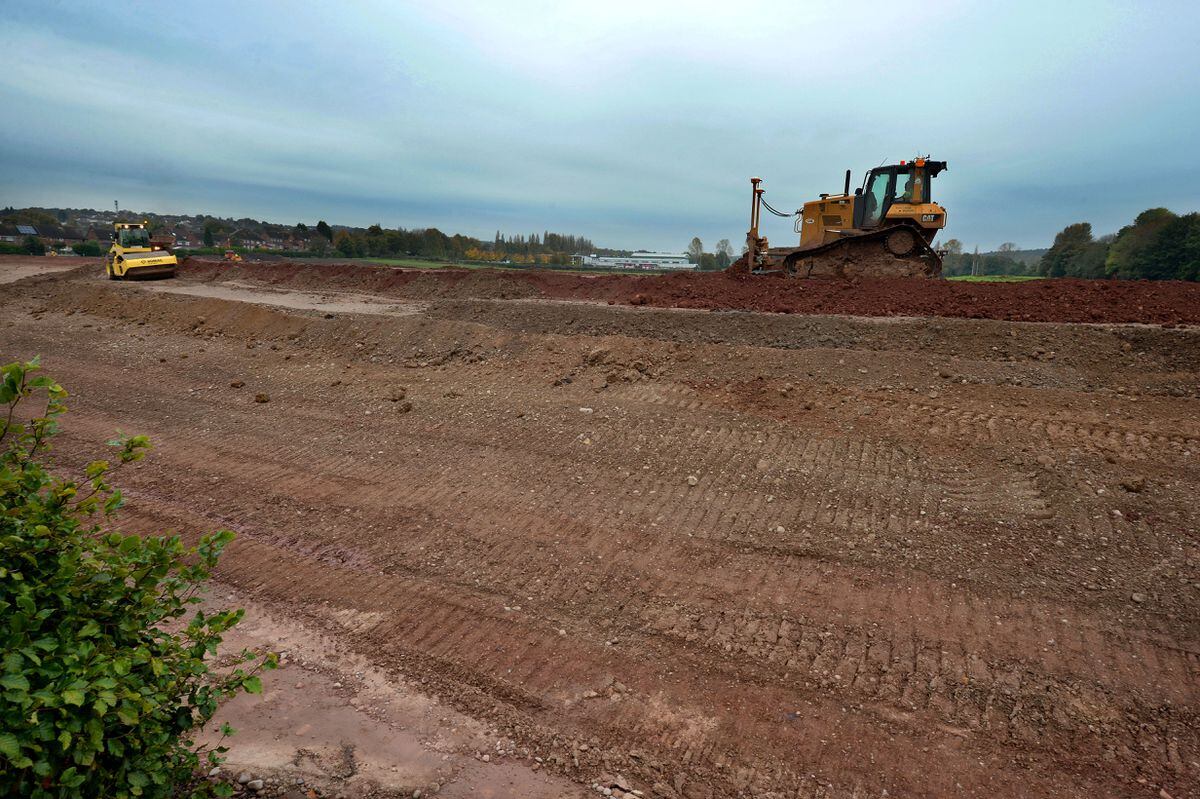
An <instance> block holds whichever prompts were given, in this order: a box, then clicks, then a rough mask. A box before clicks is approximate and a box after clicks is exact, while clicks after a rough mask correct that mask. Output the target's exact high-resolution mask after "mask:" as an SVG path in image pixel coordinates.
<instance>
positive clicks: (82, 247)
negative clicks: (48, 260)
mask: <svg viewBox="0 0 1200 799" xmlns="http://www.w3.org/2000/svg"><path fill="white" fill-rule="evenodd" d="M71 249H72V250H74V251H75V254H76V255H86V256H89V257H91V258H97V257H99V256H101V255H103V254H104V251H103V250H102V249H100V244H99V242H95V241H84V242H80V243H79V244H76V245H75V246H73V247H71Z"/></svg>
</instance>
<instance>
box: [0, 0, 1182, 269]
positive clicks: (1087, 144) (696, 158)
mask: <svg viewBox="0 0 1200 799" xmlns="http://www.w3.org/2000/svg"><path fill="white" fill-rule="evenodd" d="M68 16H69V17H70V19H69V20H68V22H70V24H62V22H63V14H62V12H61V11H60V12H54V13H52V12H51V11H48V10H47V9H46V7H45V6H44V5H43V4H35V3H24V2H17V3H15V4H14V7H13V8H12V9H11V10H10V11H9V12H8V13H7V15H6V16H5V18H3V19H0V52H4V53H5V56H6V57H5V64H6V68H5V69H4V70H0V107H3V108H4V109H5V113H4V115H3V118H2V119H0V145H2V146H3V151H2V152H0V174H2V175H3V177H0V189H2V190H3V193H4V194H5V201H6V202H10V203H15V204H25V203H28V202H35V201H36V202H41V203H43V204H54V205H79V204H83V201H84V199H87V198H92V199H87V202H89V203H91V202H97V200H95V199H94V198H99V197H108V196H109V195H110V194H111V193H112V191H113V188H114V187H115V186H120V190H121V192H122V194H124V195H126V197H125V199H123V202H125V203H127V204H129V205H130V206H139V205H142V206H143V207H150V206H151V205H155V206H157V207H160V208H161V209H162V210H190V211H193V212H195V211H208V212H214V213H222V214H231V215H238V216H240V215H243V214H250V212H251V211H253V215H254V216H256V217H258V218H262V217H266V218H274V217H276V216H284V215H288V218H290V217H297V218H306V219H310V220H312V219H316V218H318V217H323V218H327V219H330V220H333V221H339V222H343V223H347V224H370V223H372V222H375V221H380V222H383V223H384V224H389V225H395V224H402V225H407V226H418V225H436V226H440V227H443V228H446V229H451V230H458V231H462V232H468V233H474V234H477V235H485V236H490V234H491V233H492V232H493V231H494V230H496V229H497V228H502V229H505V230H509V231H512V232H518V231H521V232H528V231H532V230H542V229H545V228H551V229H559V230H563V231H564V232H567V231H569V232H577V233H582V234H585V235H588V236H590V237H592V238H593V239H594V240H597V241H599V242H603V243H606V244H609V245H610V246H626V247H643V246H648V247H656V248H666V249H680V248H682V247H683V246H684V245H685V244H686V242H687V241H688V240H689V239H690V238H691V236H692V235H697V234H698V235H700V236H701V237H702V238H704V239H705V240H706V241H715V240H716V239H718V238H726V237H727V238H730V239H732V240H737V239H739V238H740V236H741V232H742V231H743V230H744V228H745V225H746V221H745V220H744V216H745V208H744V207H743V206H744V205H745V203H744V194H745V193H746V186H745V181H746V178H747V177H749V175H751V174H758V175H761V176H763V177H764V178H766V179H767V181H768V182H767V187H768V191H769V192H770V194H769V196H770V197H771V198H772V201H773V203H774V204H776V205H777V207H779V206H784V207H796V206H798V205H799V204H800V203H801V202H803V201H804V200H806V199H810V198H812V197H814V196H815V195H816V194H817V193H819V192H822V191H831V190H834V189H836V188H837V187H838V186H840V184H841V174H842V172H843V170H845V169H846V168H852V169H853V170H854V171H855V175H856V180H857V176H859V175H861V174H862V170H864V169H866V168H869V167H871V166H874V165H876V164H878V163H880V162H881V161H882V160H889V161H890V160H896V159H899V158H907V157H911V156H912V155H914V154H915V153H916V152H918V150H921V151H928V152H932V153H933V154H934V155H935V157H938V158H944V159H947V160H948V161H949V162H950V165H951V169H950V171H949V172H947V173H946V174H945V175H943V176H942V177H940V178H939V179H938V181H939V184H938V187H937V188H938V195H939V197H940V198H941V199H942V200H943V201H944V202H945V203H946V205H947V206H948V207H949V208H950V220H951V226H952V228H951V230H950V231H949V233H950V234H951V235H953V236H955V237H957V238H960V239H963V240H966V241H968V242H973V241H978V242H980V243H981V244H983V245H984V246H988V245H990V244H995V243H998V242H999V241H1003V240H1013V241H1018V242H1020V243H1022V244H1028V245H1036V244H1040V243H1045V242H1047V241H1048V240H1049V239H1050V238H1051V237H1052V236H1053V234H1054V232H1055V231H1056V230H1058V229H1059V228H1061V227H1062V226H1063V225H1064V224H1066V223H1068V222H1072V221H1078V215H1079V214H1081V213H1085V212H1086V213H1087V214H1090V215H1091V219H1092V221H1093V222H1094V223H1095V224H1096V227H1097V229H1104V228H1106V226H1109V225H1114V224H1119V223H1120V221H1121V220H1128V219H1130V218H1132V216H1133V215H1134V214H1136V213H1137V212H1138V211H1139V210H1141V207H1140V204H1142V203H1145V202H1147V201H1150V204H1155V205H1156V204H1159V202H1166V201H1167V199H1164V200H1162V201H1153V200H1152V198H1153V197H1160V196H1161V197H1164V198H1168V199H1169V198H1181V197H1182V199H1180V202H1184V203H1186V202H1187V197H1188V195H1187V194H1186V193H1184V192H1181V191H1180V190H1179V189H1178V182H1177V181H1178V179H1179V177H1180V171H1181V170H1182V171H1183V172H1184V173H1187V172H1188V170H1189V169H1191V170H1193V171H1194V168H1195V167H1194V164H1195V159H1194V156H1193V155H1192V154H1191V152H1192V148H1193V146H1194V145H1193V144H1192V142H1194V141H1195V140H1196V139H1197V134H1198V133H1200V111H1198V110H1197V108H1196V105H1195V104H1194V103H1191V102H1187V101H1186V99H1187V98H1189V97H1192V96H1195V93H1196V90H1197V89H1200V77H1197V76H1198V75H1200V56H1198V55H1197V53H1196V50H1195V48H1194V47H1192V45H1191V43H1190V40H1189V37H1188V33H1187V32H1188V31H1189V30H1195V28H1196V24H1195V23H1196V22H1197V21H1198V19H1200V13H1198V12H1197V11H1196V10H1195V9H1194V8H1193V7H1192V6H1189V5H1184V4H1182V3H1180V4H1174V3H1161V4H1155V5H1154V6H1153V7H1150V8H1149V9H1140V10H1135V9H1133V8H1131V7H1128V6H1122V5H1115V4H1093V3H1089V4H1081V3H1073V2H1071V3H1062V4H1054V5H1052V6H1051V5H1046V4H1034V3H1026V2H1015V3H1010V4H1006V5H1005V6H1003V7H1000V6H993V5H973V4H964V3H950V2H943V1H942V0H934V1H933V2H928V3H925V4H923V5H922V6H921V7H920V8H919V9H913V8H912V7H898V6H896V5H895V4H886V3H872V2H864V3H859V4H852V5H851V6H845V5H840V6H839V5H830V4H795V3H786V4H784V3H757V2H752V3H749V4H747V3H740V4H728V3H711V4H708V3H696V2H691V3H674V2H665V3H646V2H637V3H634V2H623V1H622V2H615V3H595V2H587V3H582V2H581V3H575V2H565V3H564V2H558V3H550V2H546V3H524V2H511V3H504V4H496V3H485V2H478V3H453V2H443V3H437V4H423V3H422V4H407V3H399V4H398V3H391V2H387V3H385V2H360V3H345V4H340V5H338V6H336V7H325V6H320V5H294V4H289V5H286V6H276V5H270V4H267V5H258V4H245V3H240V4H239V3H226V2H220V3H179V4H171V5H169V6H161V7H157V6H144V5H140V4H139V5H132V4H131V5H125V4H122V3H116V4H111V3H109V4H98V3H96V4H88V3H84V4H80V5H77V6H75V7H74V8H73V9H72V10H71V13H70V15H68ZM1149 60H1152V61H1153V63H1154V64H1155V67H1154V70H1153V72H1154V74H1153V76H1152V77H1151V76H1150V75H1149V74H1148V68H1147V67H1146V64H1147V63H1148V62H1149ZM47 175H54V176H55V177H54V180H53V181H52V184H53V188H54V191H55V192H56V194H55V196H54V197H50V196H48V194H49V188H50V185H51V181H48V180H47V177H46V176H47ZM1121 187H1127V188H1128V190H1123V189H1122V188H1121ZM1087 192H1091V194H1086V193H1087ZM1081 193H1084V194H1085V195H1086V196H1081ZM110 201H111V200H107V201H105V202H104V204H107V202H110ZM185 203H186V207H184V204H185ZM1178 210H1192V209H1190V208H1183V207H1181V208H1179V209H1178ZM779 227H780V229H779V230H773V229H772V230H771V231H770V234H771V236H772V239H773V241H774V242H775V243H782V242H783V241H786V240H789V239H790V238H791V236H792V233H791V231H790V225H786V223H781V224H780V226H779Z"/></svg>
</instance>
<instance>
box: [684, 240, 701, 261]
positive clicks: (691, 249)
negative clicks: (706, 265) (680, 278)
mask: <svg viewBox="0 0 1200 799" xmlns="http://www.w3.org/2000/svg"><path fill="white" fill-rule="evenodd" d="M702 255H704V242H702V241H700V238H699V237H696V238H694V239H692V242H691V244H689V245H688V246H687V257H688V263H692V264H698V263H700V256H702Z"/></svg>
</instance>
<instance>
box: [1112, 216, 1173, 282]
mask: <svg viewBox="0 0 1200 799" xmlns="http://www.w3.org/2000/svg"><path fill="white" fill-rule="evenodd" d="M1174 219H1176V216H1175V214H1173V213H1172V212H1170V211H1168V210H1167V209H1166V208H1150V209H1147V210H1145V211H1142V212H1141V213H1140V214H1138V215H1137V218H1136V219H1134V220H1133V224H1132V225H1127V226H1126V227H1123V228H1121V230H1120V231H1119V232H1118V233H1117V240H1116V241H1114V242H1113V245H1112V247H1110V248H1109V251H1108V258H1107V260H1106V261H1105V264H1104V267H1105V271H1106V272H1107V273H1108V274H1109V275H1112V276H1113V277H1121V278H1141V277H1150V275H1149V274H1147V270H1150V271H1157V270H1158V268H1159V265H1158V264H1157V263H1154V262H1156V261H1157V259H1158V255H1157V254H1156V253H1155V252H1153V250H1154V248H1155V244H1156V241H1157V239H1158V235H1159V233H1160V232H1161V231H1162V230H1163V228H1165V227H1166V226H1167V225H1169V224H1170V223H1171V222H1172V220H1174Z"/></svg>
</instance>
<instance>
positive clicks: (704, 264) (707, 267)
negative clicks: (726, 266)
mask: <svg viewBox="0 0 1200 799" xmlns="http://www.w3.org/2000/svg"><path fill="white" fill-rule="evenodd" d="M716 270H717V256H715V255H713V254H712V253H711V252H706V253H701V255H700V271H702V272H715V271H716Z"/></svg>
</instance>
